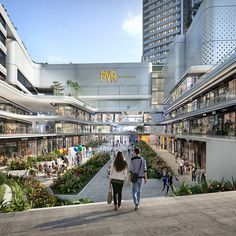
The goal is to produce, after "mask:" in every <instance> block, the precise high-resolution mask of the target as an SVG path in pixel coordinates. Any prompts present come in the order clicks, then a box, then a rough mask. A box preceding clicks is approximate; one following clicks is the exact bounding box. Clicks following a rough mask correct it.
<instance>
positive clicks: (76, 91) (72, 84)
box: [66, 80, 80, 98]
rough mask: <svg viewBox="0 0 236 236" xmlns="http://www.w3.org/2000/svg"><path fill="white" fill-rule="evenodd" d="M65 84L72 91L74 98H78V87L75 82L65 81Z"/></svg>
mask: <svg viewBox="0 0 236 236" xmlns="http://www.w3.org/2000/svg"><path fill="white" fill-rule="evenodd" d="M66 84H67V85H68V87H70V88H71V89H72V90H73V91H74V97H76V98H77V97H78V94H79V90H80V85H79V83H78V82H77V81H72V80H67V81H66Z"/></svg>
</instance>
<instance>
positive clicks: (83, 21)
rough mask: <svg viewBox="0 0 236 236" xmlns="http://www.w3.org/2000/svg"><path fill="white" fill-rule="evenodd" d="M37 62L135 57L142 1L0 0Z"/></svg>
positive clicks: (127, 59)
mask: <svg viewBox="0 0 236 236" xmlns="http://www.w3.org/2000/svg"><path fill="white" fill-rule="evenodd" d="M0 2H1V3H2V4H3V5H4V6H5V8H6V9H7V12H8V14H9V15H10V18H11V21H12V22H13V24H14V25H15V27H16V28H17V32H18V34H19V36H20V38H21V39H22V41H23V42H24V44H25V46H26V47H27V50H28V53H29V54H30V56H31V58H32V59H33V60H34V61H36V62H48V63H69V62H73V63H106V62H139V61H140V60H141V56H142V0H90V1H86V0H0Z"/></svg>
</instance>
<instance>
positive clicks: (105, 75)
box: [100, 70, 135, 83]
mask: <svg viewBox="0 0 236 236" xmlns="http://www.w3.org/2000/svg"><path fill="white" fill-rule="evenodd" d="M133 78H135V75H120V74H118V73H117V72H116V71H115V70H103V71H100V82H101V83H102V82H103V81H106V82H107V83H113V82H114V83H117V80H118V79H133Z"/></svg>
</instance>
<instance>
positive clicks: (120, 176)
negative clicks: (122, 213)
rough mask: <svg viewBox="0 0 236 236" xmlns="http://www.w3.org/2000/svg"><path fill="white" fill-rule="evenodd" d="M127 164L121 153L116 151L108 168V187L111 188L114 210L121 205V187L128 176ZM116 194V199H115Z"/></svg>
mask: <svg viewBox="0 0 236 236" xmlns="http://www.w3.org/2000/svg"><path fill="white" fill-rule="evenodd" d="M127 168H128V165H127V161H126V160H125V158H124V156H123V153H122V152H120V151H118V152H117V155H116V158H115V160H114V161H112V163H111V168H110V189H111V186H112V188H113V201H114V210H118V208H120V207H121V200H122V189H123V185H124V181H125V180H126V179H127V178H128V170H127ZM117 195H118V201H117Z"/></svg>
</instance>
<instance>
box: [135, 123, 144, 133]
mask: <svg viewBox="0 0 236 236" xmlns="http://www.w3.org/2000/svg"><path fill="white" fill-rule="evenodd" d="M135 130H136V131H137V132H138V133H143V132H144V127H143V126H142V125H138V126H137V127H136V128H135Z"/></svg>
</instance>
